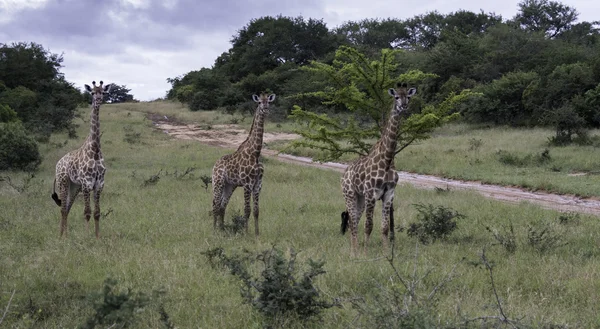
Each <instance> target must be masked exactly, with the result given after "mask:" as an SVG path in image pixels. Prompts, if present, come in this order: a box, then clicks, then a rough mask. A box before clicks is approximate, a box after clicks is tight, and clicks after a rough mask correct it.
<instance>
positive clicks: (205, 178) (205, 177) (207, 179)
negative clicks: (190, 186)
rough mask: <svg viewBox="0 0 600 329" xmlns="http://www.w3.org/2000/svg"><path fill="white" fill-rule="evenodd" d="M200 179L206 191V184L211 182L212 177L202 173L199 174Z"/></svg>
mask: <svg viewBox="0 0 600 329" xmlns="http://www.w3.org/2000/svg"><path fill="white" fill-rule="evenodd" d="M200 180H201V181H202V183H204V190H206V191H207V192H208V184H210V183H212V177H210V176H208V175H202V176H200Z"/></svg>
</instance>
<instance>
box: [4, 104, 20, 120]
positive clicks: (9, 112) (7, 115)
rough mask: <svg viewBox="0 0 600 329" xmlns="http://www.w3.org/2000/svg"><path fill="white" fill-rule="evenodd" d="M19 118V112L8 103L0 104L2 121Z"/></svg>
mask: <svg viewBox="0 0 600 329" xmlns="http://www.w3.org/2000/svg"><path fill="white" fill-rule="evenodd" d="M18 120H19V117H18V116H17V112H15V111H14V110H13V109H11V108H10V106H8V105H2V104H0V122H15V121H18Z"/></svg>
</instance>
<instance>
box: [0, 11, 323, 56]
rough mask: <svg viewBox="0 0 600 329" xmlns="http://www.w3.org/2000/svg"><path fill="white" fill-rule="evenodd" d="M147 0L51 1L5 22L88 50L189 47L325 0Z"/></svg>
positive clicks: (9, 28) (14, 32) (13, 30)
mask: <svg viewBox="0 0 600 329" xmlns="http://www.w3.org/2000/svg"><path fill="white" fill-rule="evenodd" d="M147 2H148V3H147V5H146V6H144V7H141V8H139V7H138V8H136V7H135V6H133V5H132V4H129V3H125V2H123V1H121V0H103V1H89V0H49V1H48V2H47V3H46V4H45V5H44V6H42V7H41V8H35V9H34V8H28V9H23V10H21V11H20V12H19V13H18V19H15V20H13V21H12V22H10V23H8V24H3V25H2V24H0V27H1V29H2V30H3V32H4V34H5V35H8V36H9V39H15V38H16V37H17V36H19V38H23V37H27V38H30V39H42V38H45V37H51V38H55V39H57V42H58V43H61V44H64V45H65V46H68V45H73V44H76V45H77V46H78V48H79V49H82V50H84V51H86V52H94V51H98V50H101V51H106V50H108V49H113V50H114V48H115V46H116V45H121V44H136V45H140V46H146V47H150V48H152V49H167V50H174V49H182V48H185V47H189V46H190V39H191V36H193V35H195V34H198V33H214V32H217V31H223V30H234V31H235V30H237V29H239V28H241V27H242V26H243V25H244V24H247V22H248V21H249V20H250V19H251V18H253V17H260V16H264V15H277V14H278V13H280V12H284V11H287V12H295V11H297V10H300V8H299V7H305V6H307V7H309V8H311V7H312V8H314V7H318V5H319V2H320V1H318V0H304V1H302V2H299V1H290V2H285V1H278V0H261V1H253V4H252V5H249V4H244V3H240V1H239V0H208V1H206V0H205V1H197V0H179V1H176V2H174V5H173V6H166V5H165V1H160V0H148V1H147ZM242 22H246V23H242ZM11 36H12V38H11Z"/></svg>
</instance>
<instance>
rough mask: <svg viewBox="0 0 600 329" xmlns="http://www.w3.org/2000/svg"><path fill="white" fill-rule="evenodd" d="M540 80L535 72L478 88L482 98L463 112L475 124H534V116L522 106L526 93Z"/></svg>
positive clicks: (504, 77)
mask: <svg viewBox="0 0 600 329" xmlns="http://www.w3.org/2000/svg"><path fill="white" fill-rule="evenodd" d="M537 79H538V74H537V73H535V72H509V73H507V74H505V75H503V76H502V77H501V78H500V79H497V80H494V81H492V82H491V83H489V84H486V85H481V86H479V87H477V88H475V90H476V91H478V92H481V93H482V94H483V96H482V97H480V98H477V99H475V100H474V101H473V102H471V104H470V105H471V106H469V107H467V108H466V110H465V111H464V112H463V114H464V116H465V118H467V119H468V120H469V121H473V122H491V123H495V124H502V125H506V124H508V125H512V126H518V125H524V124H529V123H530V122H531V112H529V111H527V110H526V108H525V106H524V104H523V92H524V91H525V89H526V88H527V87H528V86H529V85H530V84H531V83H532V82H533V81H536V80H537Z"/></svg>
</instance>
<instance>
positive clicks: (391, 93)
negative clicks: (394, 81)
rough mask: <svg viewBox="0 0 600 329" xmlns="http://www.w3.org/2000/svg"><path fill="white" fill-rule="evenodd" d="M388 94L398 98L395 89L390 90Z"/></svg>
mask: <svg viewBox="0 0 600 329" xmlns="http://www.w3.org/2000/svg"><path fill="white" fill-rule="evenodd" d="M388 94H390V96H392V97H396V89H394V88H390V89H388Z"/></svg>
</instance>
